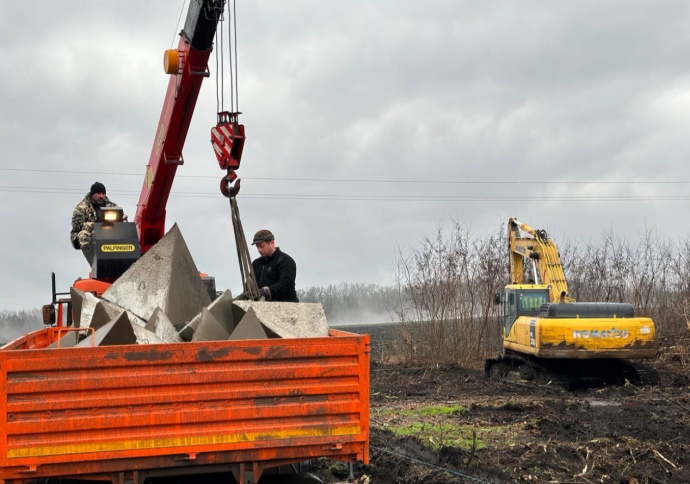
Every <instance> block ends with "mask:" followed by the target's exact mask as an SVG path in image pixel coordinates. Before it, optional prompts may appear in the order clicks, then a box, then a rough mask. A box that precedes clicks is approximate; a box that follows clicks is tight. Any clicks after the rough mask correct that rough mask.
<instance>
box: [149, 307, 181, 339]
mask: <svg viewBox="0 0 690 484" xmlns="http://www.w3.org/2000/svg"><path fill="white" fill-rule="evenodd" d="M145 328H146V330H148V331H151V332H152V333H154V334H155V335H156V336H158V337H159V338H160V339H162V340H163V341H167V342H169V343H181V342H182V341H183V339H182V338H181V337H180V335H179V333H178V332H177V330H176V329H175V326H173V324H172V323H171V322H170V319H168V317H167V316H166V315H165V313H164V312H163V310H162V309H161V308H156V309H155V310H154V311H153V314H152V315H151V317H150V318H149V320H148V321H147V322H146V326H145Z"/></svg>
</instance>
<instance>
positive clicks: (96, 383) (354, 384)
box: [0, 325, 370, 484]
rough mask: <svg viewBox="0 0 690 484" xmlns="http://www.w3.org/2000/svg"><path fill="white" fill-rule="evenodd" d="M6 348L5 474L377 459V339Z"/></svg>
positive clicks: (2, 385) (1, 362)
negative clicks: (373, 437)
mask: <svg viewBox="0 0 690 484" xmlns="http://www.w3.org/2000/svg"><path fill="white" fill-rule="evenodd" d="M67 330H68V329H66V328H64V327H61V326H60V325H58V326H57V327H46V328H44V329H42V330H37V331H34V332H32V333H29V334H27V335H25V336H23V337H21V338H18V339H16V340H15V341H13V342H11V343H9V344H7V345H5V346H4V347H2V348H0V390H1V391H0V424H1V427H0V483H11V482H26V481H30V480H34V479H37V478H43V477H58V476H59V477H69V478H72V479H97V480H103V481H110V482H113V483H124V482H132V483H135V484H140V483H143V482H144V479H146V477H151V476H155V475H172V474H194V473H199V474H202V473H208V472H220V471H225V472H227V471H228V470H230V471H232V473H233V474H234V477H235V479H236V480H237V481H238V482H240V483H243V484H246V483H256V482H258V480H259V478H260V477H261V475H262V473H263V471H264V470H265V469H269V468H273V467H277V466H281V465H287V464H291V463H299V462H302V461H305V460H309V459H313V458H318V457H326V458H330V459H339V460H342V461H345V462H354V461H362V462H363V463H365V464H366V463H368V461H369V356H370V355H369V336H368V335H356V334H351V333H346V332H343V331H337V330H333V329H331V330H330V336H329V337H322V338H303V339H266V340H245V341H218V342H199V343H171V344H155V345H154V344H151V345H124V346H105V347H86V348H84V347H79V348H47V346H48V345H50V344H52V343H54V342H55V341H57V340H58V339H59V338H60V337H61V336H62V335H64V331H67Z"/></svg>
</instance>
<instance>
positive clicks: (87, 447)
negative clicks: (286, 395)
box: [7, 425, 362, 459]
mask: <svg viewBox="0 0 690 484" xmlns="http://www.w3.org/2000/svg"><path fill="white" fill-rule="evenodd" d="M361 432H362V429H361V427H360V426H358V425H354V426H346V427H335V428H317V429H300V430H284V431H273V432H271V431H269V432H252V433H238V434H226V435H202V436H189V437H171V438H167V439H144V440H124V441H121V442H97V443H84V444H67V445H45V446H40V447H25V448H21V449H7V458H8V459H13V458H19V457H38V456H48V455H65V454H84V453H89V452H116V451H122V450H134V449H157V448H161V447H185V446H192V445H209V444H232V443H237V442H255V441H258V440H275V439H291V438H297V437H325V436H329V435H357V434H360V433H361Z"/></svg>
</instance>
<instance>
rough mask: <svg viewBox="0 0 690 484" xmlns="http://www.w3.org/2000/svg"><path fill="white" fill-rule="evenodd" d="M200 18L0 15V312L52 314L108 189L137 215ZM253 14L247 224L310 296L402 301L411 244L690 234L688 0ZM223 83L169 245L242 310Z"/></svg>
mask: <svg viewBox="0 0 690 484" xmlns="http://www.w3.org/2000/svg"><path fill="white" fill-rule="evenodd" d="M182 7H183V4H182V0H175V1H173V0H165V1H163V0H157V1H153V0H148V1H145V2H142V1H133V0H112V1H107V2H106V1H93V0H88V1H87V0H62V1H60V2H48V1H31V2H16V1H10V0H0V28H1V30H2V32H3V34H4V38H5V41H4V43H3V65H4V67H3V71H4V72H3V75H2V76H0V106H1V109H2V116H0V146H1V147H2V156H1V158H0V177H1V180H2V181H1V182H0V220H2V226H3V236H2V250H0V267H1V270H0V287H1V288H2V290H1V291H0V309H29V308H35V307H39V306H41V305H42V304H44V303H47V302H49V300H50V272H51V271H54V272H56V274H57V282H58V287H59V289H61V290H68V288H69V286H70V284H71V283H72V282H73V281H74V280H75V279H76V278H78V277H86V276H87V275H88V266H87V263H86V262H85V260H84V258H83V256H82V254H81V252H80V251H75V250H74V249H72V247H71V245H70V242H69V231H70V218H71V215H72V210H73V208H74V206H75V205H76V204H77V203H78V202H79V201H80V199H81V198H82V197H83V195H84V194H85V193H86V192H87V191H88V189H89V187H90V185H91V184H92V183H93V182H94V181H96V180H98V181H100V182H102V183H104V184H105V185H106V187H107V189H108V196H109V197H110V198H111V199H112V200H113V201H115V202H116V203H118V204H120V205H121V206H123V207H124V209H125V212H126V213H128V214H129V215H130V217H131V218H133V215H134V213H135V212H136V203H137V201H138V198H139V195H138V194H139V191H140V189H141V185H142V181H143V178H144V171H145V166H146V164H147V162H148V158H149V154H150V151H151V146H152V144H153V140H154V133H155V130H156V126H157V123H158V118H159V116H160V111H161V107H162V103H163V98H164V96H165V91H166V87H167V82H168V78H167V76H166V75H165V74H164V73H163V68H162V53H163V51H164V50H165V49H168V48H170V47H171V45H172V44H173V43H174V45H175V46H176V45H177V42H178V40H177V37H176V33H177V32H179V30H180V29H181V28H182V26H181V25H180V26H178V17H179V15H180V12H181V9H182ZM184 12H185V13H184V14H183V19H184V15H186V5H185V7H184ZM237 14H238V19H237V24H238V41H239V45H238V50H239V66H238V71H239V101H240V110H241V111H242V112H243V114H242V116H241V117H240V120H241V122H242V123H243V124H244V125H245V127H246V133H247V141H246V144H245V149H244V156H243V159H242V166H241V169H240V171H239V174H240V176H241V177H242V178H243V182H242V193H241V194H240V197H239V204H240V210H241V213H242V218H243V223H244V228H245V230H246V232H247V236H248V237H251V235H252V234H253V233H254V231H256V230H258V229H261V228H269V229H271V230H272V231H273V232H274V233H275V235H276V239H277V245H278V246H280V247H281V248H282V249H283V250H284V251H285V252H287V253H289V254H290V255H292V256H293V257H294V258H295V259H296V261H297V264H298V276H297V286H298V287H299V288H306V287H309V286H312V285H327V284H331V283H339V282H365V283H378V284H391V283H392V282H393V274H394V268H395V254H396V247H402V248H405V247H414V246H416V245H417V244H419V242H420V240H421V239H422V237H423V236H424V235H427V234H431V233H433V232H434V231H435V230H436V229H437V228H438V227H450V226H451V225H452V223H453V220H460V221H462V222H463V223H465V224H467V225H468V226H470V227H471V230H472V231H473V232H474V233H475V234H476V235H481V234H484V233H489V232H490V233H494V232H495V231H496V230H498V228H499V227H502V226H503V225H505V223H506V222H507V219H508V217H510V216H515V217H518V218H519V219H520V220H521V221H524V222H527V223H529V224H530V225H532V226H534V227H537V228H547V229H550V231H551V234H552V235H553V236H554V237H555V238H556V239H557V242H558V239H559V238H561V239H564V238H568V239H574V240H590V239H596V238H597V237H599V236H600V235H601V233H602V232H603V231H604V230H612V231H613V232H614V233H616V234H618V235H620V237H625V238H630V239H631V240H636V239H637V238H638V237H639V236H640V234H641V233H642V232H644V231H645V230H646V229H648V228H655V229H656V230H658V232H659V233H660V234H661V235H663V236H664V237H669V238H673V239H680V238H684V237H686V236H687V235H688V229H687V219H688V215H687V212H688V208H689V207H688V205H689V203H690V192H689V190H688V188H689V182H690V177H689V176H688V164H687V157H688V153H690V136H688V133H690V55H688V53H689V52H690V3H688V2H686V1H681V0H678V1H654V2H650V1H637V0H625V1H611V0H609V1H601V0H596V1H594V0H591V1H589V0H579V1H577V2H573V1H555V0H542V1H522V2H514V1H507V0H503V1H492V0H481V1H479V0H475V1H461V0H428V1H425V2H409V1H408V2H401V1H399V0H398V1H393V0H366V1H359V0H348V1H342V0H330V1H327V2H326V1H317V0H309V1H307V0H289V1H285V0H238V1H237ZM224 28H226V27H224ZM216 50H218V49H216ZM226 53H227V52H226ZM209 67H210V69H211V72H212V75H211V77H210V78H209V79H206V80H205V81H204V84H203V86H202V90H201V95H200V98H199V102H198V104H197V107H196V111H195V113H194V118H193V121H192V124H191V128H190V131H189V135H188V137H187V143H186V145H185V149H184V158H185V164H184V166H182V167H180V168H179V169H178V171H177V178H176V179H175V183H174V186H173V191H172V196H171V198H170V200H169V203H168V217H167V224H166V226H167V227H168V228H169V227H171V226H172V224H173V223H175V222H177V223H178V225H179V227H180V229H181V231H182V234H183V235H184V237H185V239H186V241H187V244H188V246H189V248H190V250H191V252H192V255H193V256H194V258H195V260H196V263H197V266H198V267H199V269H200V270H201V271H203V272H207V273H209V274H211V275H214V276H215V277H216V281H217V286H218V288H219V289H225V288H230V289H232V290H233V292H235V293H236V292H238V291H239V290H240V287H241V281H240V275H239V270H238V266H237V262H236V252H235V242H234V239H233V235H232V225H231V219H230V211H229V206H228V202H227V200H226V199H225V198H223V197H222V196H221V195H220V194H219V192H218V182H219V179H220V177H221V176H222V175H223V173H222V171H221V170H220V169H219V168H218V165H217V162H216V159H215V156H214V154H213V152H212V150H211V147H210V143H209V141H208V140H209V131H210V128H211V127H212V126H213V125H214V124H215V122H216V85H215V80H214V78H215V72H216V71H215V55H214V54H212V56H211V62H210V65H209ZM226 88H227V85H226ZM228 98H229V94H226V101H227V99H228ZM227 107H228V106H227V103H226V108H227ZM290 179H317V181H313V180H311V181H306V180H290ZM353 180H357V181H353ZM411 182H414V183H411ZM517 182H519V183H517ZM190 194H191V196H190ZM297 196H299V197H300V198H299V199H296V197H297ZM252 255H253V256H254V253H253V254H252Z"/></svg>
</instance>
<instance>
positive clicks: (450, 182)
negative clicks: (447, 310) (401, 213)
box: [0, 168, 690, 185]
mask: <svg viewBox="0 0 690 484" xmlns="http://www.w3.org/2000/svg"><path fill="white" fill-rule="evenodd" d="M0 171H17V172H24V171H25V172H31V173H65V174H78V175H103V176H106V175H107V176H142V177H143V176H144V173H124V172H102V171H82V170H46V169H38V168H0ZM175 177H176V178H208V179H213V180H215V179H216V178H218V177H217V176H213V175H181V174H177V175H175ZM241 178H244V179H245V180H268V181H308V182H336V183H416V184H424V183H427V184H439V185H535V184H539V185H688V184H690V181H683V180H673V181H671V180H659V181H653V180H639V181H632V180H611V181H608V180H590V181H586V180H577V181H575V180H561V181H559V180H530V181H519V180H494V181H490V180H463V181H460V180H391V179H367V178H293V177H250V176H245V177H241Z"/></svg>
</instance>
